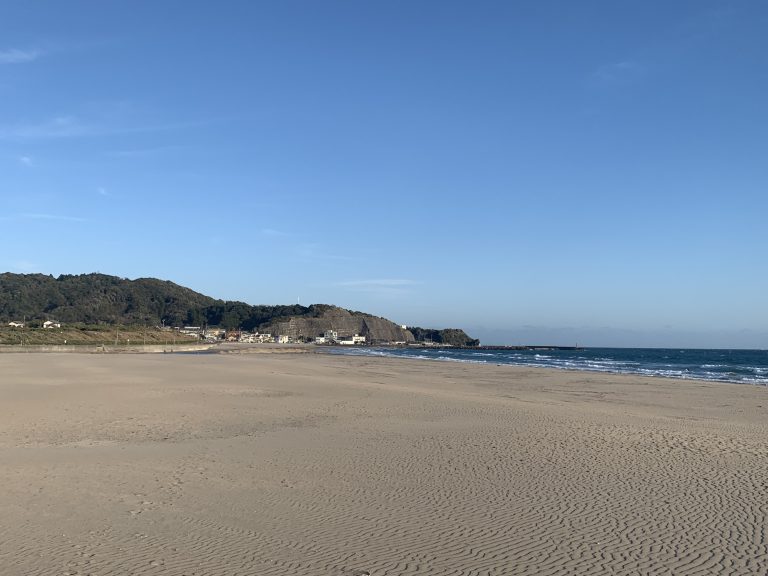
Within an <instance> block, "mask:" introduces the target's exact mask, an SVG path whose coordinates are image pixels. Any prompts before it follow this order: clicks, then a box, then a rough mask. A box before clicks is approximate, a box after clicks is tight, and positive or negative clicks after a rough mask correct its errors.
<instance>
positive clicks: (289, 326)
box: [259, 306, 414, 343]
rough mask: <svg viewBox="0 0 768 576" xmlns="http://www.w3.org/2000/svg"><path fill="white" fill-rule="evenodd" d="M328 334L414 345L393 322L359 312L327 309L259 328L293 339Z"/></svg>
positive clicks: (369, 341) (374, 341)
mask: <svg viewBox="0 0 768 576" xmlns="http://www.w3.org/2000/svg"><path fill="white" fill-rule="evenodd" d="M327 330H334V331H336V332H337V333H338V335H339V337H343V336H352V335H354V334H359V335H360V336H365V338H366V341H367V342H368V343H376V342H413V341H414V338H413V334H411V332H410V331H408V330H404V329H403V328H401V327H400V326H398V325H397V324H395V323H394V322H390V321H389V320H387V319H385V318H378V317H376V316H370V315H368V314H362V313H360V312H350V311H349V310H344V309H343V308H336V307H332V306H329V307H327V308H326V309H324V310H323V312H322V313H321V314H320V315H318V316H317V317H312V318H307V317H304V318H291V319H289V320H287V321H276V322H270V323H268V324H265V325H263V326H261V327H259V331H260V332H271V333H272V334H274V335H280V334H284V335H286V336H291V337H292V338H314V337H315V336H321V335H322V334H323V333H324V332H325V331H327Z"/></svg>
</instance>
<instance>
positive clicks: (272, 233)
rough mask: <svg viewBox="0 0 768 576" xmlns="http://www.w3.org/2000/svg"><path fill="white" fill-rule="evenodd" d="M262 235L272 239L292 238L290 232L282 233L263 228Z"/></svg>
mask: <svg viewBox="0 0 768 576" xmlns="http://www.w3.org/2000/svg"><path fill="white" fill-rule="evenodd" d="M261 235H262V236H267V237H270V238H284V237H286V236H290V234H288V232H282V231H280V230H275V229H274V228H262V229H261Z"/></svg>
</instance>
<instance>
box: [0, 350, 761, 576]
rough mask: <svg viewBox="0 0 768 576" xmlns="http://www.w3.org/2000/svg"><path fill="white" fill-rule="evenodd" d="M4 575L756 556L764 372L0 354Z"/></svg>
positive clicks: (711, 568) (460, 571)
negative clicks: (692, 377) (686, 373)
mask: <svg viewBox="0 0 768 576" xmlns="http://www.w3.org/2000/svg"><path fill="white" fill-rule="evenodd" d="M0 408H1V409H2V418H0V464H1V467H0V486H1V487H2V488H1V489H0V511H1V513H2V516H1V518H2V520H0V574H2V575H3V576H7V575H25V576H30V575H45V576H48V575H55V574H61V575H63V574H68V575H73V574H78V575H80V574H90V575H94V576H95V575H98V576H107V575H131V574H136V575H139V574H141V575H144V574H147V575H155V574H157V575H187V576H201V575H217V576H218V575H261V574H263V575H270V574H275V575H277V574H280V575H284V574H291V575H313V576H314V575H336V576H353V575H358V576H359V575H363V574H366V573H370V574H371V575H374V576H383V575H390V576H395V575H405V574H419V575H427V574H429V575H467V576H469V575H475V576H480V575H492V574H493V575H498V574H537V575H540V574H674V575H679V574H765V573H766V572H768V544H767V540H768V538H767V535H766V524H767V519H766V515H767V514H768V429H767V427H766V423H767V422H768V390H767V389H766V388H763V387H750V386H741V385H733V384H732V385H718V384H711V383H705V382H693V381H678V380H663V379H650V378H639V377H621V376H615V375H600V374H591V373H585V372H557V371H549V370H536V369H525V368H514V367H504V366H480V365H463V364H458V363H442V362H428V361H414V360H396V359H386V358H365V357H336V356H328V355H322V354H320V355H318V354H251V355H232V354H230V355H171V354H167V355H87V354H18V355H17V354H3V355H0Z"/></svg>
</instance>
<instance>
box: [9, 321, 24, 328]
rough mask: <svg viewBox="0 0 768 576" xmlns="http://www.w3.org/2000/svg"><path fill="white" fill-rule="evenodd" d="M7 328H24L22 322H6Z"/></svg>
mask: <svg viewBox="0 0 768 576" xmlns="http://www.w3.org/2000/svg"><path fill="white" fill-rule="evenodd" d="M8 326H10V327H12V328H24V322H8Z"/></svg>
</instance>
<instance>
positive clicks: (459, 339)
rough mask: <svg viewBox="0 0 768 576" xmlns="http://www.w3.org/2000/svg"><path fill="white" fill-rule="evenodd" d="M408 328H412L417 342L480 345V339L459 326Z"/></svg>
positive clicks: (410, 328)
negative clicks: (440, 328) (443, 328)
mask: <svg viewBox="0 0 768 576" xmlns="http://www.w3.org/2000/svg"><path fill="white" fill-rule="evenodd" d="M408 330H410V332H411V333H412V334H413V336H414V338H415V339H416V341H417V342H432V343H433V344H444V345H446V346H479V345H480V340H477V339H475V338H470V337H469V336H467V334H466V333H465V332H464V330H459V329H458V328H446V329H445V330H435V329H432V328H418V327H414V326H409V327H408Z"/></svg>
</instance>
